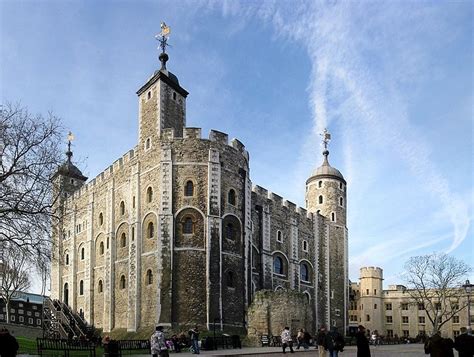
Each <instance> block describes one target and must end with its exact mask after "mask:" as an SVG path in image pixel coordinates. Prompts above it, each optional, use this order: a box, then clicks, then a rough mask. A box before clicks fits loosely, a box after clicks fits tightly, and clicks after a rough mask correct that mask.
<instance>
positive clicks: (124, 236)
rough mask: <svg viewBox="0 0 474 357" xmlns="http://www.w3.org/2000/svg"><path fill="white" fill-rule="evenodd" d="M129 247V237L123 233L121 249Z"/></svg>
mask: <svg viewBox="0 0 474 357" xmlns="http://www.w3.org/2000/svg"><path fill="white" fill-rule="evenodd" d="M126 246H127V235H126V234H125V232H122V235H121V236H120V247H121V248H124V247H126Z"/></svg>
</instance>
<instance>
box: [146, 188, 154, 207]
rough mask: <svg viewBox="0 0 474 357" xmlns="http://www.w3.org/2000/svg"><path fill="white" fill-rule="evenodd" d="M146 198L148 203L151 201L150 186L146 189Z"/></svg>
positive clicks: (151, 192)
mask: <svg viewBox="0 0 474 357" xmlns="http://www.w3.org/2000/svg"><path fill="white" fill-rule="evenodd" d="M146 200H147V202H148V203H150V202H151V201H153V189H152V188H151V187H148V188H147V189H146Z"/></svg>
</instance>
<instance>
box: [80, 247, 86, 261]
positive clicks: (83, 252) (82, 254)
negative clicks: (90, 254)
mask: <svg viewBox="0 0 474 357" xmlns="http://www.w3.org/2000/svg"><path fill="white" fill-rule="evenodd" d="M84 256H85V249H84V247H82V248H81V260H84Z"/></svg>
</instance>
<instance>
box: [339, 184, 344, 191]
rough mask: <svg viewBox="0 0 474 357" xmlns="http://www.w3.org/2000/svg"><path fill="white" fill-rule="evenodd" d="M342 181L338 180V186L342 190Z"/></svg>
mask: <svg viewBox="0 0 474 357" xmlns="http://www.w3.org/2000/svg"><path fill="white" fill-rule="evenodd" d="M342 187H343V186H342V182H339V188H340V189H341V190H342Z"/></svg>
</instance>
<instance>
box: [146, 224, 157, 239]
mask: <svg viewBox="0 0 474 357" xmlns="http://www.w3.org/2000/svg"><path fill="white" fill-rule="evenodd" d="M147 233H148V238H153V236H154V235H155V226H154V225H153V222H150V223H148V227H147Z"/></svg>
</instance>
